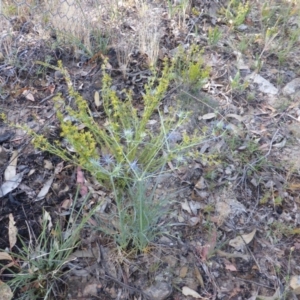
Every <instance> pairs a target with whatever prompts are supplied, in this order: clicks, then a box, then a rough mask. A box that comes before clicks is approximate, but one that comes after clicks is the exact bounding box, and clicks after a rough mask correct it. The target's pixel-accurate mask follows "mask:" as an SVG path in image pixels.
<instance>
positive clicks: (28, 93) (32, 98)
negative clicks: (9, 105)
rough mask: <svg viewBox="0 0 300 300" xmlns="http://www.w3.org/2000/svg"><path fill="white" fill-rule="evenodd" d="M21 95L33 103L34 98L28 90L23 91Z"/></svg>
mask: <svg viewBox="0 0 300 300" xmlns="http://www.w3.org/2000/svg"><path fill="white" fill-rule="evenodd" d="M22 95H23V96H24V97H25V98H26V99H27V100H29V101H32V102H34V101H35V99H34V96H33V94H32V92H31V91H30V90H24V91H23V93H22Z"/></svg>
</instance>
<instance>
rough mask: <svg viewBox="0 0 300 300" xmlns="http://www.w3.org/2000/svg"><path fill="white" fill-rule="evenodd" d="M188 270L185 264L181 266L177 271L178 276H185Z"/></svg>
mask: <svg viewBox="0 0 300 300" xmlns="http://www.w3.org/2000/svg"><path fill="white" fill-rule="evenodd" d="M188 270H189V268H188V267H187V266H184V267H182V268H181V269H180V271H179V277H180V278H184V277H186V274H187V272H188Z"/></svg>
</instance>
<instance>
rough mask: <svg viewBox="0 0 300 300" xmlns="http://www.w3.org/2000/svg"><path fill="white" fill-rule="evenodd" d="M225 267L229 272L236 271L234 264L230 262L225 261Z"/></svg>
mask: <svg viewBox="0 0 300 300" xmlns="http://www.w3.org/2000/svg"><path fill="white" fill-rule="evenodd" d="M225 269H226V270H229V271H231V272H236V271H237V269H236V267H235V265H233V264H231V263H230V262H229V261H228V262H227V263H225Z"/></svg>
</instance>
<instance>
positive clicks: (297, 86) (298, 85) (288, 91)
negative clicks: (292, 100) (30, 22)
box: [282, 78, 300, 96]
mask: <svg viewBox="0 0 300 300" xmlns="http://www.w3.org/2000/svg"><path fill="white" fill-rule="evenodd" d="M298 90H300V78H295V79H293V80H292V81H290V82H289V83H288V84H286V86H285V87H284V88H283V89H282V93H283V94H284V95H285V96H288V95H292V94H295V93H296V92H297V91H298Z"/></svg>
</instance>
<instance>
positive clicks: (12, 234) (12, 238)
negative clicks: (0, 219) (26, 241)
mask: <svg viewBox="0 0 300 300" xmlns="http://www.w3.org/2000/svg"><path fill="white" fill-rule="evenodd" d="M8 217H9V223H8V238H9V247H10V250H11V249H12V248H13V246H14V245H15V244H16V242H17V234H18V229H17V227H16V226H15V224H16V222H15V220H14V216H13V214H9V215H8Z"/></svg>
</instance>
